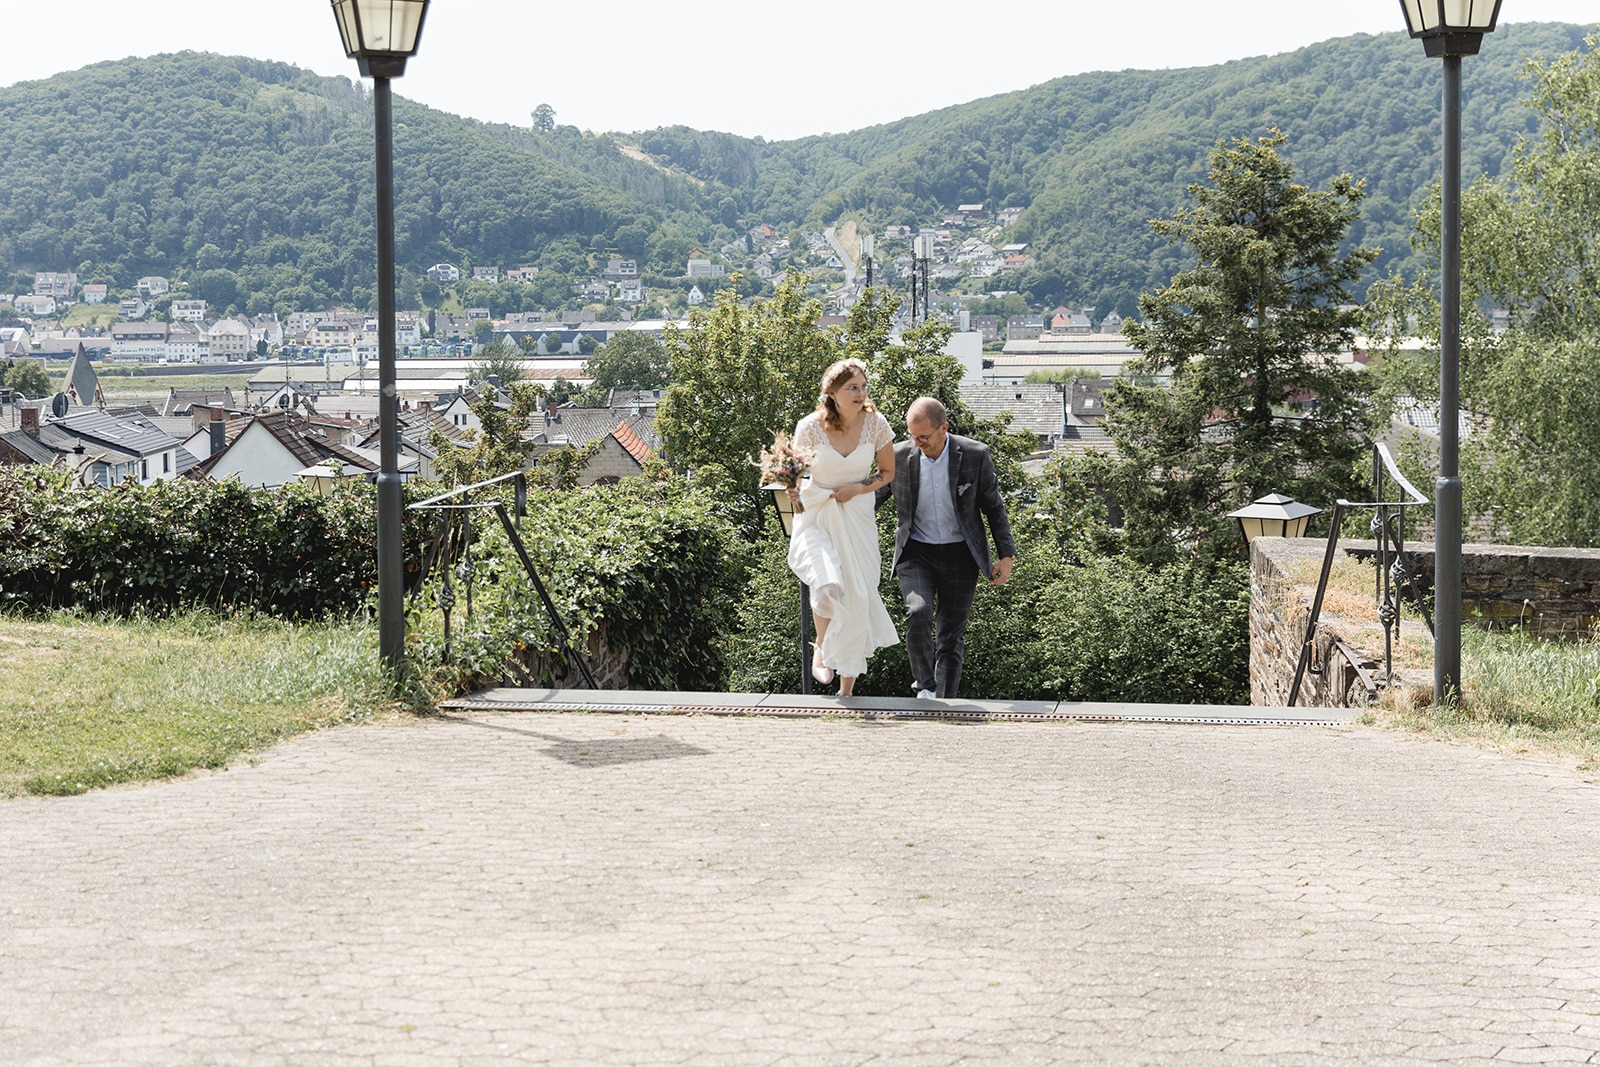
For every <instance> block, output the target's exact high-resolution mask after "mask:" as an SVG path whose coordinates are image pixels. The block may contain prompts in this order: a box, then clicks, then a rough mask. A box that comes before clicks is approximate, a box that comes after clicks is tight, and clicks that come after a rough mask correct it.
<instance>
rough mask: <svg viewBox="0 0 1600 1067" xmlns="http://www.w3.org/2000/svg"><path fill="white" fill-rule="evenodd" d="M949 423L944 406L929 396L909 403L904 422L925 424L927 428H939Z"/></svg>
mask: <svg viewBox="0 0 1600 1067" xmlns="http://www.w3.org/2000/svg"><path fill="white" fill-rule="evenodd" d="M948 421H950V415H949V413H948V412H946V411H945V409H944V405H943V404H941V403H939V401H938V400H936V399H935V398H933V397H931V396H919V397H917V398H916V399H915V400H913V401H912V402H911V406H910V407H909V408H907V409H906V422H908V423H912V422H925V423H927V424H928V425H929V426H932V427H935V428H937V427H939V426H943V425H944V424H945V423H946V422H948Z"/></svg>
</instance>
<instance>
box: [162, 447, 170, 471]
mask: <svg viewBox="0 0 1600 1067" xmlns="http://www.w3.org/2000/svg"><path fill="white" fill-rule="evenodd" d="M161 473H162V474H171V473H172V453H171V452H163V453H161Z"/></svg>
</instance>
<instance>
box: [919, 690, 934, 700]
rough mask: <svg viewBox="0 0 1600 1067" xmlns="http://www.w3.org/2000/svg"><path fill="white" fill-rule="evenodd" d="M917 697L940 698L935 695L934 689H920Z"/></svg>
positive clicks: (924, 698) (923, 698)
mask: <svg viewBox="0 0 1600 1067" xmlns="http://www.w3.org/2000/svg"><path fill="white" fill-rule="evenodd" d="M917 699H918V700H937V699H939V698H938V697H937V696H935V695H934V692H933V690H932V689H918V690H917Z"/></svg>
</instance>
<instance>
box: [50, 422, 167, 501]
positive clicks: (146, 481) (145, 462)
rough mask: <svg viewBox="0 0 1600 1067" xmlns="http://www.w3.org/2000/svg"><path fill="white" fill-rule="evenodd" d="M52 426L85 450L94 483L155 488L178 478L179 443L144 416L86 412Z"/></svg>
mask: <svg viewBox="0 0 1600 1067" xmlns="http://www.w3.org/2000/svg"><path fill="white" fill-rule="evenodd" d="M49 424H50V425H51V426H52V427H54V428H55V429H57V430H59V431H61V432H63V433H65V434H69V435H71V436H72V437H73V438H75V439H76V440H75V442H74V444H75V445H76V444H81V445H82V446H83V448H84V452H83V455H85V456H87V457H89V463H90V464H91V465H92V469H93V471H94V475H93V478H94V480H95V481H97V482H98V483H99V484H100V485H102V486H104V487H106V488H110V487H111V486H113V485H118V484H120V483H122V482H124V481H129V480H132V481H137V482H139V483H141V484H143V485H152V484H154V483H156V482H161V481H168V480H170V479H173V478H176V477H177V476H178V467H179V457H178V449H179V445H178V442H177V441H176V440H174V439H173V438H172V437H171V436H169V435H168V434H167V433H165V432H164V431H162V430H160V429H159V428H157V426H156V424H155V423H153V422H151V421H150V420H149V419H147V418H145V417H144V416H143V415H121V416H115V415H107V414H106V413H105V412H104V411H100V410H99V409H97V408H85V409H80V410H78V411H73V412H70V413H68V414H67V415H65V416H63V417H61V418H59V419H55V418H53V419H50V420H49ZM189 462H190V464H191V465H192V464H193V460H190V461H189Z"/></svg>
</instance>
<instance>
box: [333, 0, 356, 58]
mask: <svg viewBox="0 0 1600 1067" xmlns="http://www.w3.org/2000/svg"><path fill="white" fill-rule="evenodd" d="M333 17H334V18H335V19H337V20H338V22H339V39H340V40H342V41H343V42H344V54H345V55H347V56H353V55H355V54H356V53H357V52H358V51H360V49H361V31H360V29H359V28H358V27H357V26H356V21H355V20H356V13H355V0H334V4H333Z"/></svg>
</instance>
